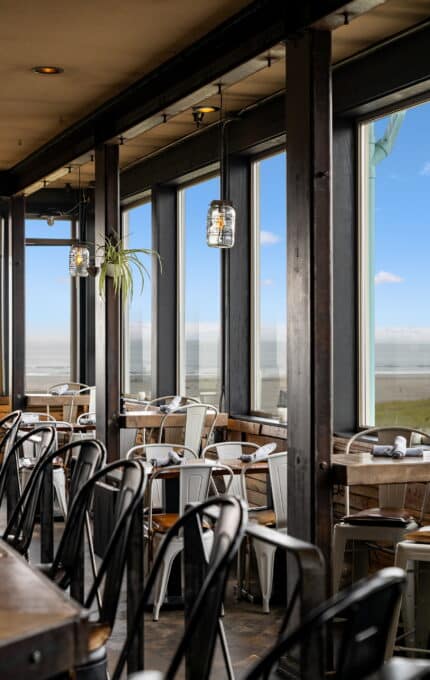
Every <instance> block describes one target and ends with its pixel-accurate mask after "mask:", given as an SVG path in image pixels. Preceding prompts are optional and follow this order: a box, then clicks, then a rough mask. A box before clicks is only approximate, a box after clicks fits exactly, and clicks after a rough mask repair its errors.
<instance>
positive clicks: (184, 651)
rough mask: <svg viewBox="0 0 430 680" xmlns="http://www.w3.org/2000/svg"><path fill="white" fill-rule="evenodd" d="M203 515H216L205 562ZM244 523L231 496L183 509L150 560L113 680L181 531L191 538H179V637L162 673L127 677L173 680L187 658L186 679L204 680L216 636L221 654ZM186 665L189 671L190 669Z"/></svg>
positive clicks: (239, 507) (242, 507) (242, 512)
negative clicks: (181, 621) (229, 587)
mask: <svg viewBox="0 0 430 680" xmlns="http://www.w3.org/2000/svg"><path fill="white" fill-rule="evenodd" d="M208 511H209V515H210V517H211V518H214V517H215V516H216V515H217V519H216V524H215V529H214V542H213V547H212V550H211V554H210V557H209V560H208V562H207V561H206V559H205V557H204V550H203V543H202V540H201V530H202V524H203V521H204V519H203V518H204V517H205V515H206V514H207V513H208ZM214 511H215V512H214ZM246 520H247V511H246V507H245V505H244V504H243V502H242V501H241V500H240V499H238V498H235V497H233V496H217V497H214V498H211V499H209V500H207V501H205V502H204V503H201V504H199V505H197V506H195V507H193V508H191V509H190V510H188V511H187V512H186V513H185V514H184V515H182V517H180V519H179V520H178V521H177V522H176V524H175V525H174V526H173V527H172V528H171V529H170V530H169V531H168V532H167V534H166V536H165V539H164V541H163V543H162V544H161V546H160V549H159V551H158V553H157V556H156V558H155V561H154V565H153V567H152V570H151V572H150V575H149V578H148V581H147V583H146V586H145V589H144V593H143V596H142V599H141V602H140V603H139V606H138V608H137V610H136V616H135V620H134V626H133V628H132V630H131V631H130V633H129V634H128V636H127V639H126V642H125V645H124V647H123V649H122V652H121V655H120V657H119V661H118V664H117V667H116V669H115V671H114V673H113V676H112V680H119V679H120V677H121V674H122V672H123V670H124V667H125V663H126V660H127V656H128V653H129V650H130V647H131V644H132V642H133V638H134V635H135V634H136V631H138V629H139V624H140V622H141V620H142V617H143V613H144V610H145V607H146V606H147V604H148V600H149V597H150V595H151V591H152V589H153V587H154V585H155V582H156V579H157V577H158V573H159V569H160V566H161V563H162V560H163V558H164V555H165V553H166V550H167V549H168V545H169V543H170V541H172V539H174V538H175V537H176V536H177V535H178V533H179V532H181V531H182V530H184V531H185V532H186V531H187V528H188V530H189V531H190V532H191V533H190V534H188V535H187V534H186V536H185V539H184V560H185V569H184V571H185V588H184V590H185V593H186V596H185V597H186V602H185V618H186V624H185V631H184V635H183V637H182V639H181V641H180V642H179V645H178V647H177V649H176V651H175V653H174V656H173V658H172V661H171V663H170V666H169V669H168V670H167V672H166V673H165V674H158V672H157V671H144V672H142V673H136V674H133V676H132V677H133V680H146V679H148V680H156V679H158V678H159V677H160V678H163V679H165V680H172V679H173V678H174V677H175V676H176V673H177V672H178V669H179V667H180V665H181V662H182V660H183V659H184V657H186V658H187V665H188V668H189V675H187V677H192V678H198V679H199V680H207V678H209V675H210V671H211V666H212V660H213V654H214V649H215V642H216V638H217V635H218V636H219V637H220V640H221V645H222V649H223V653H224V655H225V654H226V649H225V647H224V645H225V636H224V629H223V626H222V622H221V620H220V613H221V607H222V602H223V598H224V592H225V587H226V583H227V577H228V572H229V569H230V566H231V564H232V562H233V560H234V557H235V555H236V554H237V551H238V549H239V546H240V543H241V541H242V538H243V535H244V531H245V526H246ZM192 536H193V537H194V538H196V541H193V540H191V537H192ZM199 582H200V585H199ZM187 593H188V596H187ZM226 663H227V660H226ZM190 665H191V666H192V670H190Z"/></svg>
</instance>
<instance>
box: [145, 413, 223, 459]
mask: <svg viewBox="0 0 430 680" xmlns="http://www.w3.org/2000/svg"><path fill="white" fill-rule="evenodd" d="M178 412H179V413H185V433H184V445H185V446H187V447H188V448H190V449H192V450H193V451H194V452H195V454H196V455H197V456H199V454H200V450H201V444H202V436H203V430H204V428H205V425H206V418H207V417H209V418H210V422H209V425H208V434H207V441H208V442H210V439H211V436H212V432H213V429H214V427H215V421H216V419H217V416H218V409H217V408H216V407H215V406H212V405H211V404H200V403H197V404H187V405H185V406H178V408H176V409H173V410H172V411H170V412H169V413H166V414H165V416H164V418H163V419H162V421H161V424H160V431H159V436H158V441H159V442H162V441H163V431H164V428H166V427H169V418H170V417H171V416H173V415H174V414H178Z"/></svg>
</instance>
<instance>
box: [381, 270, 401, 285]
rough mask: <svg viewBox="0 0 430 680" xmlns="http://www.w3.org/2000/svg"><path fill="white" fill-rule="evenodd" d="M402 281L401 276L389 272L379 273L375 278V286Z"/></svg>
mask: <svg viewBox="0 0 430 680" xmlns="http://www.w3.org/2000/svg"><path fill="white" fill-rule="evenodd" d="M402 281H403V279H402V277H401V276H397V274H391V272H384V271H380V272H378V273H377V274H376V276H375V283H376V285H378V284H380V283H401V282H402Z"/></svg>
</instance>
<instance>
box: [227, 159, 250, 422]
mask: <svg viewBox="0 0 430 680" xmlns="http://www.w3.org/2000/svg"><path fill="white" fill-rule="evenodd" d="M226 181H227V196H229V198H230V200H231V201H232V202H233V205H234V207H235V209H236V242H235V245H234V248H232V249H231V250H228V251H226V252H225V255H226V259H227V263H226V264H227V266H226V268H225V281H224V289H225V290H224V294H225V297H226V301H227V304H226V310H227V313H228V317H227V323H226V343H225V349H226V356H225V386H226V403H225V409H226V411H228V412H229V413H248V412H249V409H250V342H249V341H250V326H251V324H250V299H251V296H250V283H251V273H250V267H251V247H250V241H251V234H250V232H251V229H250V221H251V220H250V203H251V199H250V163H249V159H248V158H247V157H244V156H236V155H230V157H229V162H228V174H227V178H226Z"/></svg>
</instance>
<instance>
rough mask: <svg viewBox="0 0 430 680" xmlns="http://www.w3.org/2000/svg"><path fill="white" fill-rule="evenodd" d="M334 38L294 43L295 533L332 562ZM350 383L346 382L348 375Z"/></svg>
mask: <svg viewBox="0 0 430 680" xmlns="http://www.w3.org/2000/svg"><path fill="white" fill-rule="evenodd" d="M330 52H331V36H330V33H329V32H328V31H317V30H311V31H309V32H307V33H306V34H305V35H303V36H302V37H300V38H298V39H297V40H296V41H294V42H291V43H289V44H288V73H287V163H288V165H287V168H288V172H287V207H288V229H287V232H288V235H287V246H288V247H287V250H288V282H287V283H288V293H287V295H288V361H287V375H288V517H289V520H288V532H289V533H291V535H293V536H296V537H297V538H302V539H304V540H307V541H311V542H313V543H316V544H317V545H318V546H319V547H320V548H321V549H322V550H323V551H324V554H325V557H326V558H327V560H329V559H330V545H331V517H332V506H331V489H330V481H329V463H330V452H331V441H332V398H333V397H332V393H333V387H332V313H333V310H332V259H333V254H332V207H331V183H332V180H331V155H332V133H331V127H332V116H331V67H330ZM346 379H347V377H346Z"/></svg>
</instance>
